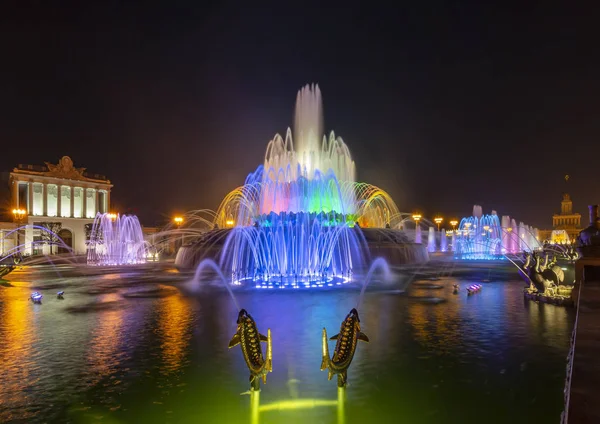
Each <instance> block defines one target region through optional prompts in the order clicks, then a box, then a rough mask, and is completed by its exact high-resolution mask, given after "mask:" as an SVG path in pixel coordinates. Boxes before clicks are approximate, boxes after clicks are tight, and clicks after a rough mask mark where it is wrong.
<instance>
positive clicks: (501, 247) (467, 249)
mask: <svg viewBox="0 0 600 424" xmlns="http://www.w3.org/2000/svg"><path fill="white" fill-rule="evenodd" d="M455 233H456V234H455V237H453V251H454V254H455V256H456V257H457V258H460V259H471V260H494V259H500V258H502V257H503V255H505V254H516V253H518V252H522V251H532V250H535V249H538V248H539V247H540V243H539V240H538V239H539V237H538V236H537V229H535V228H532V227H530V226H528V225H525V224H523V223H522V222H521V223H520V224H519V225H517V223H516V221H515V220H514V219H512V220H511V219H510V217H508V216H503V217H502V222H500V219H499V218H498V215H497V214H496V212H495V211H492V213H491V214H490V215H487V214H486V215H484V214H483V213H482V209H481V206H479V205H475V206H473V215H472V216H469V217H465V218H463V219H461V221H460V224H459V226H458V229H457V230H456V231H455Z"/></svg>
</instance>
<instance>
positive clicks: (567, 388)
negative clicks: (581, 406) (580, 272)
mask: <svg viewBox="0 0 600 424" xmlns="http://www.w3.org/2000/svg"><path fill="white" fill-rule="evenodd" d="M582 286H583V281H581V282H580V283H579V290H578V292H579V293H578V295H577V305H575V307H576V310H577V312H576V313H575V325H573V333H571V348H570V349H569V353H568V354H567V376H566V377H565V389H564V393H565V409H564V410H563V412H562V414H561V416H560V424H567V423H568V422H569V403H570V402H571V377H572V376H573V362H574V360H575V342H576V340H577V323H578V322H579V301H580V299H581V287H582Z"/></svg>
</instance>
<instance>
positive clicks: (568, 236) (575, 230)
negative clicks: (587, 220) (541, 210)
mask: <svg viewBox="0 0 600 424" xmlns="http://www.w3.org/2000/svg"><path fill="white" fill-rule="evenodd" d="M581 230H582V228H581V214H579V213H573V202H572V201H571V196H569V194H568V193H563V200H562V202H561V203H560V213H559V214H554V215H553V216H552V229H551V230H540V240H542V241H545V240H549V241H550V242H551V243H569V242H573V241H575V240H576V239H577V236H578V235H579V232H580V231H581Z"/></svg>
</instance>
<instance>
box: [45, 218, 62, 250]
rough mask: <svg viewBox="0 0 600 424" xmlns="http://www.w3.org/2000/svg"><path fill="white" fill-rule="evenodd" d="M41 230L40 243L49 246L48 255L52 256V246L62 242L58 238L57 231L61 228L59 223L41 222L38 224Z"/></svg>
mask: <svg viewBox="0 0 600 424" xmlns="http://www.w3.org/2000/svg"><path fill="white" fill-rule="evenodd" d="M40 226H41V227H43V228H44V229H43V230H40V237H41V240H42V242H45V243H48V244H50V254H51V255H53V254H54V246H56V245H57V244H59V243H62V240H61V239H60V237H59V236H58V233H59V231H60V230H61V228H62V224H61V223H60V222H42V223H41V224H40Z"/></svg>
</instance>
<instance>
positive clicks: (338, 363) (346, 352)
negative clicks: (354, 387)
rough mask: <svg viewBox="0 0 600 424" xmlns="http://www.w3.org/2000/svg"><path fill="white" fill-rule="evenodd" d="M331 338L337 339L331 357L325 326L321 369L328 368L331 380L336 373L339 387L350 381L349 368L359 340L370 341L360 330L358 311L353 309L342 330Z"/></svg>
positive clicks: (328, 377) (328, 376)
mask: <svg viewBox="0 0 600 424" xmlns="http://www.w3.org/2000/svg"><path fill="white" fill-rule="evenodd" d="M330 340H337V343H336V344H335V349H334V351H333V357H332V358H329V345H328V341H327V330H326V329H325V328H323V360H322V362H321V371H323V370H327V372H328V375H327V379H328V380H331V378H332V377H333V375H334V374H337V376H338V377H337V385H338V387H345V386H346V383H347V381H348V368H349V367H350V364H351V363H352V359H353V358H354V353H355V352H356V345H357V344H358V342H359V340H361V341H363V342H368V341H369V338H368V337H367V336H366V334H364V333H363V332H362V331H360V318H359V316H358V311H357V310H356V309H354V308H353V309H352V310H351V311H350V313H349V314H348V315H347V316H346V319H344V321H342V325H341V328H340V332H339V333H338V334H336V335H335V336H332V337H331V339H330Z"/></svg>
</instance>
